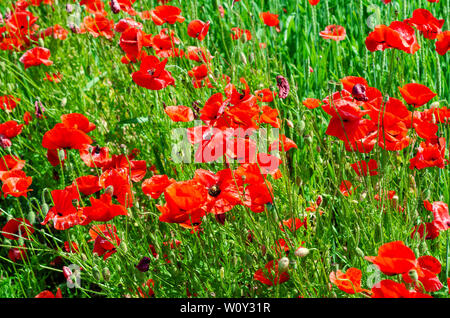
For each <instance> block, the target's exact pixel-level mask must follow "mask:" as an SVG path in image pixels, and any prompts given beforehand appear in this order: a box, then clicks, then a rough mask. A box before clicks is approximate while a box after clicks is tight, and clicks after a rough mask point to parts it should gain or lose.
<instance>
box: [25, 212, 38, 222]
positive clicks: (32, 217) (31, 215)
mask: <svg viewBox="0 0 450 318" xmlns="http://www.w3.org/2000/svg"><path fill="white" fill-rule="evenodd" d="M27 219H28V221H30V223H31V224H34V223H35V222H36V214H34V212H33V210H31V209H30V212H28V215H27Z"/></svg>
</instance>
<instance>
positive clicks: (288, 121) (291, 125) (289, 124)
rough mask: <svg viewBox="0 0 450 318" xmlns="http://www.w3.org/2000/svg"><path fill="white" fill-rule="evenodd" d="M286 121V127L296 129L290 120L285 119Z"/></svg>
mask: <svg viewBox="0 0 450 318" xmlns="http://www.w3.org/2000/svg"><path fill="white" fill-rule="evenodd" d="M285 120H286V125H288V127H290V128H294V124H293V123H292V121H290V120H289V119H285Z"/></svg>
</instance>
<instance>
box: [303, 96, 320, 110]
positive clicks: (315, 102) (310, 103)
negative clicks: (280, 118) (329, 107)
mask: <svg viewBox="0 0 450 318" xmlns="http://www.w3.org/2000/svg"><path fill="white" fill-rule="evenodd" d="M321 103H322V102H321V100H320V99H317V98H307V99H305V100H304V101H303V102H302V104H303V105H304V106H305V107H306V108H308V109H314V108H317V107H319V106H320V104H321Z"/></svg>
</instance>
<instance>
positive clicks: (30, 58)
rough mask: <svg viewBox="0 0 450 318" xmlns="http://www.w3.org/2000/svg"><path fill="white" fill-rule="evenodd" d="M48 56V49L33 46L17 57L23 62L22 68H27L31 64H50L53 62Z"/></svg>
mask: <svg viewBox="0 0 450 318" xmlns="http://www.w3.org/2000/svg"><path fill="white" fill-rule="evenodd" d="M49 58H50V50H49V49H46V48H43V47H35V48H32V49H30V50H28V51H26V52H25V54H24V55H22V57H21V58H20V59H19V61H20V62H22V63H23V65H24V68H25V69H27V68H29V67H31V66H38V65H41V64H44V65H45V66H50V65H52V64H53V62H52V61H50V60H49Z"/></svg>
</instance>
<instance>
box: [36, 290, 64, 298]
mask: <svg viewBox="0 0 450 318" xmlns="http://www.w3.org/2000/svg"><path fill="white" fill-rule="evenodd" d="M34 298H63V297H62V293H61V289H60V288H59V287H58V289H57V290H56V294H53V293H52V292H51V291H49V290H44V291H42V292H40V293H39V294H37V295H36V296H34Z"/></svg>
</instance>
